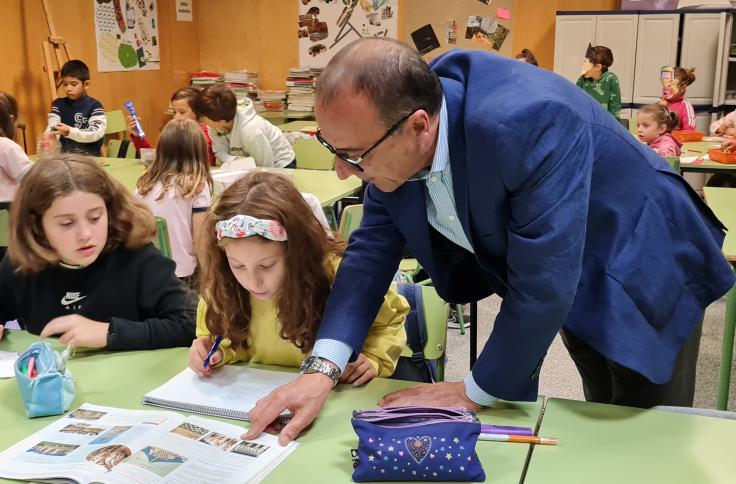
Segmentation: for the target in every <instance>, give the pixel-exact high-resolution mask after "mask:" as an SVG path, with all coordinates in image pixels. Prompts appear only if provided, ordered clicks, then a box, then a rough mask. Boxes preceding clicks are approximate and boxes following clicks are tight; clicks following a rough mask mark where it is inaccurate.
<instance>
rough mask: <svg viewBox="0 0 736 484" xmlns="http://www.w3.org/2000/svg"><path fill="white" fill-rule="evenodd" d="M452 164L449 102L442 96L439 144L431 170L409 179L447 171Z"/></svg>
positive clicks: (424, 177)
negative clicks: (448, 137)
mask: <svg viewBox="0 0 736 484" xmlns="http://www.w3.org/2000/svg"><path fill="white" fill-rule="evenodd" d="M449 164H450V149H449V147H448V144H447V104H446V103H445V97H444V96H442V106H441V107H440V124H439V127H438V128H437V146H436V147H435V150H434V158H433V159H432V166H430V167H429V170H426V169H424V170H422V171H420V172H419V173H417V174H416V175H414V176H413V177H411V178H410V179H409V181H416V180H424V179H426V178H427V177H428V176H429V174H430V173H437V172H441V171H445V169H447V167H448V166H449Z"/></svg>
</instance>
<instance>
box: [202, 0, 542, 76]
mask: <svg viewBox="0 0 736 484" xmlns="http://www.w3.org/2000/svg"><path fill="white" fill-rule="evenodd" d="M538 1H540V3H543V2H542V1H541V0H538ZM214 5H215V4H213V3H212V1H211V0H195V3H194V7H195V9H194V16H195V20H196V21H197V26H198V32H199V56H200V64H201V67H202V69H203V70H213V71H225V70H235V69H248V70H250V71H257V72H258V75H259V80H260V83H261V87H262V88H263V89H285V84H284V83H285V81H286V76H287V75H288V72H289V68H290V67H295V66H298V65H299V51H298V45H297V30H298V27H297V16H298V4H297V1H296V0H218V1H217V3H216V7H217V8H213V6H214ZM497 7H505V8H510V9H512V20H511V21H506V20H502V21H501V23H502V24H503V25H505V26H506V27H508V28H510V29H511V34H509V36H508V37H507V39H506V41H505V43H504V45H503V46H502V49H501V54H503V55H511V54H512V52H513V48H512V38H513V33H514V26H513V25H512V24H515V23H516V17H515V12H514V0H492V1H491V2H490V4H489V5H484V4H483V3H482V2H479V1H478V0H442V1H438V0H432V1H428V0H399V15H398V24H399V25H398V36H399V39H400V40H403V41H405V42H408V43H410V44H411V37H410V34H411V32H412V31H414V30H416V29H417V28H419V27H421V26H423V25H425V24H428V23H431V24H432V25H433V27H434V30H435V33H436V34H437V38H438V39H439V41H440V44H441V45H442V48H440V49H437V50H434V51H432V52H431V53H429V54H428V55H429V56H436V55H438V54H439V53H441V52H444V51H445V50H447V47H446V43H445V22H446V20H447V19H449V18H455V19H456V20H457V23H458V31H457V33H458V43H457V47H463V48H476V49H486V50H490V49H489V47H487V46H482V45H479V44H476V43H475V42H472V41H470V40H465V38H464V36H465V26H466V24H467V17H468V15H480V16H493V17H495V14H496V8H497ZM223 26H227V27H226V28H225V27H223ZM411 45H413V44H411Z"/></svg>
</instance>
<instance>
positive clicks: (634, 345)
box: [318, 50, 734, 400]
mask: <svg viewBox="0 0 736 484" xmlns="http://www.w3.org/2000/svg"><path fill="white" fill-rule="evenodd" d="M431 68H432V70H433V71H434V72H435V73H436V74H437V75H438V76H439V78H440V81H441V83H442V87H443V90H444V95H445V100H446V103H447V109H448V122H449V123H448V124H449V128H448V129H449V149H450V166H451V169H452V178H453V189H454V194H455V203H456V206H457V212H458V216H459V219H460V221H461V223H462V226H463V229H464V230H465V233H466V235H467V236H468V240H469V241H470V242H471V243H472V246H473V248H474V252H475V253H474V254H470V253H469V252H467V251H465V250H463V249H461V248H459V247H457V246H455V245H454V244H452V243H450V242H449V241H448V240H447V239H445V238H444V237H442V236H441V235H439V234H438V233H437V232H436V231H435V230H434V229H433V228H432V227H431V226H430V225H429V223H428V221H427V214H426V201H425V192H424V188H423V182H407V183H405V184H404V185H402V186H401V187H400V188H399V189H397V190H396V191H394V192H392V193H382V192H381V191H379V190H378V189H376V188H375V186H372V185H370V186H368V189H367V191H366V196H365V201H364V215H363V221H362V225H361V227H360V229H358V230H356V231H355V232H354V233H353V235H352V237H351V239H350V244H349V246H348V249H347V252H346V254H345V257H344V258H343V260H342V263H341V265H340V268H339V270H338V273H337V276H336V280H335V283H334V286H333V289H332V293H331V295H330V298H329V300H328V302H327V307H326V312H325V317H324V320H323V322H322V324H321V326H320V331H319V335H318V338H332V339H337V340H340V341H343V342H345V343H347V344H349V345H350V346H351V347H352V348H353V350H354V352H355V353H354V355H355V354H356V353H357V352H359V351H360V348H361V346H362V342H363V339H364V338H365V335H366V333H367V331H368V328H369V327H370V324H371V322H372V321H373V318H374V316H375V314H376V312H377V311H378V308H379V306H380V303H381V301H382V300H383V295H384V294H385V291H386V288H387V286H388V285H389V282H390V280H391V277H392V275H393V274H394V272H395V271H396V268H397V266H398V263H399V260H400V259H401V257H402V254H403V253H404V248H405V246H408V249H409V250H410V252H411V253H412V254H413V255H414V257H416V258H417V259H418V260H419V262H420V263H421V264H422V266H423V267H424V268H425V269H426V271H427V272H428V273H429V275H430V276H431V277H432V281H433V284H434V286H435V287H436V289H437V291H438V292H439V294H440V295H441V296H442V297H443V298H445V299H446V300H448V301H451V302H468V301H473V300H477V299H479V298H482V297H485V296H488V295H490V294H492V293H497V294H499V295H500V296H502V297H503V304H502V306H501V311H500V312H499V314H498V316H497V318H496V321H495V324H494V328H493V333H492V334H491V336H490V338H489V339H488V341H487V342H486V344H485V347H484V348H483V351H482V352H481V354H480V355H479V357H478V361H477V362H476V364H475V366H474V367H473V369H472V371H473V377H474V379H475V381H476V382H477V383H478V385H479V386H480V387H481V388H482V389H483V390H485V391H486V392H488V393H490V394H492V395H494V396H497V397H499V398H503V399H507V400H531V399H534V398H536V396H537V383H538V374H539V368H540V366H541V363H542V360H543V359H544V356H545V354H546V352H547V349H548V348H549V345H550V344H551V342H552V340H553V338H554V337H555V335H556V334H557V332H558V330H559V329H560V327H561V326H563V325H564V326H565V328H566V329H568V330H570V331H571V332H573V333H574V334H575V335H577V336H578V337H580V338H581V339H583V340H584V341H586V342H587V343H588V344H589V345H591V346H592V347H593V348H595V349H596V350H597V351H599V352H600V353H602V354H604V355H605V356H606V357H608V358H610V359H612V360H614V361H616V362H618V363H620V364H622V365H624V366H626V367H628V368H632V369H634V370H636V371H638V372H639V373H641V374H643V375H645V376H646V377H647V378H649V379H650V380H651V381H653V382H655V383H664V382H667V381H669V379H670V378H671V374H672V367H673V365H674V361H675V357H676V355H677V353H678V352H679V350H680V348H681V347H682V345H683V343H684V341H685V340H686V339H687V338H688V336H689V335H690V334H691V332H692V330H693V329H694V327H695V326H696V325H697V324H698V322H699V320H700V318H701V316H702V314H703V310H704V308H705V307H706V306H708V304H710V303H711V302H712V301H714V300H715V299H717V298H719V297H720V296H722V295H723V294H725V293H726V292H727V291H728V289H729V288H730V287H731V286H733V284H734V275H733V272H732V270H731V267H730V266H729V265H728V263H727V262H726V260H725V258H724V257H723V254H722V252H721V244H722V242H723V238H724V232H723V229H724V227H723V226H722V225H721V223H720V222H719V221H718V219H717V218H716V217H715V216H714V215H713V213H712V212H711V211H710V209H709V208H708V207H707V206H706V205H705V204H704V203H703V202H702V200H701V199H700V198H699V197H698V195H697V194H696V193H695V192H694V191H693V190H692V189H691V188H690V187H689V186H688V184H687V183H685V182H684V180H683V179H682V178H681V177H680V176H679V175H677V174H676V173H674V172H673V171H672V169H671V168H670V167H669V165H668V164H667V163H666V162H665V161H664V160H663V159H662V158H660V157H659V156H658V155H656V154H655V152H654V151H653V150H652V149H651V148H649V147H648V146H646V145H643V144H642V143H640V142H639V141H638V140H636V139H635V138H634V137H633V136H632V135H631V134H630V133H629V132H627V131H626V130H625V129H624V128H623V127H622V126H621V125H620V124H619V123H618V122H617V121H616V120H615V119H614V118H613V117H612V116H611V115H610V114H609V113H608V112H606V111H605V110H604V109H603V108H601V106H600V105H598V103H596V102H595V100H593V99H592V98H590V97H589V96H588V95H587V94H585V93H584V92H583V91H582V90H580V89H578V88H577V87H576V86H575V85H574V84H572V83H570V82H568V81H566V80H565V79H563V78H562V77H560V76H557V75H555V74H553V73H551V72H548V71H545V70H543V69H538V68H536V67H533V66H531V65H528V64H526V63H522V62H518V61H515V60H509V59H505V58H503V57H501V56H498V55H492V54H488V53H483V52H479V51H460V50H456V51H452V52H450V53H448V54H446V55H444V56H442V57H440V58H438V59H436V60H435V61H434V62H433V63H432V65H431Z"/></svg>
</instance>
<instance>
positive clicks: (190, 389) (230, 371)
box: [143, 365, 299, 420]
mask: <svg viewBox="0 0 736 484" xmlns="http://www.w3.org/2000/svg"><path fill="white" fill-rule="evenodd" d="M298 377H299V373H294V372H286V371H273V370H259V369H257V368H249V367H247V366H232V365H225V366H223V367H222V368H217V369H216V370H214V371H213V372H212V374H211V375H209V376H207V377H200V376H198V375H197V374H196V373H194V372H193V371H192V370H190V369H189V368H185V369H184V370H183V371H182V372H180V373H179V374H178V375H176V376H175V377H174V378H172V379H171V380H169V381H168V382H166V383H164V384H163V385H162V386H160V387H158V388H156V389H155V390H152V391H150V392H148V393H147V394H146V395H145V396H144V397H143V404H144V405H155V406H157V407H164V408H171V409H174V410H182V411H185V412H191V413H201V414H204V415H212V416H215V417H225V418H232V419H237V420H248V411H250V409H252V408H253V407H255V406H256V402H258V400H260V399H261V398H263V397H265V396H266V395H268V394H269V393H271V392H272V391H273V390H275V389H276V388H278V387H280V386H282V385H286V384H287V383H291V382H292V381H294V380H296V379H297V378H298ZM287 417H288V415H284V420H285V419H286V418H287Z"/></svg>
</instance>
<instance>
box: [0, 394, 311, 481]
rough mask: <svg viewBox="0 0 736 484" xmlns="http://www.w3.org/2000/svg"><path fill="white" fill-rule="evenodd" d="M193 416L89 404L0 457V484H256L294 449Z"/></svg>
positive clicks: (264, 435) (269, 437) (294, 445)
mask: <svg viewBox="0 0 736 484" xmlns="http://www.w3.org/2000/svg"><path fill="white" fill-rule="evenodd" d="M243 431H244V429H243V428H241V427H238V426H235V425H231V424H227V423H222V422H217V421H214V420H210V419H205V418H202V417H197V416H190V417H185V416H183V415H180V414H178V413H174V412H167V411H150V410H124V409H120V408H113V407H101V406H98V405H92V404H89V403H85V404H83V405H82V406H81V407H79V408H78V409H77V410H75V411H73V412H71V413H70V414H68V415H66V416H64V417H62V418H60V419H59V420H57V421H55V422H54V423H52V424H51V425H49V426H48V427H46V428H44V429H42V430H40V431H38V432H36V433H35V434H33V435H32V436H30V437H28V438H26V439H24V440H23V441H21V442H20V443H18V444H16V445H14V446H12V447H11V448H9V449H8V450H6V451H5V452H3V453H2V454H0V477H4V478H8V479H22V480H45V481H51V480H53V481H54V482H78V483H101V484H108V483H109V484H117V483H121V484H122V483H130V482H135V483H140V484H147V483H154V482H156V483H158V482H168V483H177V484H184V483H186V484H196V483H203V484H204V483H211V482H213V481H217V482H218V483H230V482H232V483H235V482H237V483H241V482H259V481H260V480H262V479H263V478H264V477H265V476H266V475H267V474H268V473H269V472H270V471H271V470H273V469H274V468H275V467H276V466H277V465H278V464H279V463H280V462H281V461H283V460H284V459H285V458H286V457H287V456H288V455H289V454H290V453H291V452H292V451H293V450H294V449H295V447H296V445H297V444H296V443H295V442H291V443H290V444H288V445H286V446H284V447H281V446H280V445H279V444H278V438H277V437H275V436H273V435H268V434H263V435H261V436H260V437H259V438H257V439H255V440H249V441H244V440H240V435H241V434H242V433H243Z"/></svg>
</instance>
